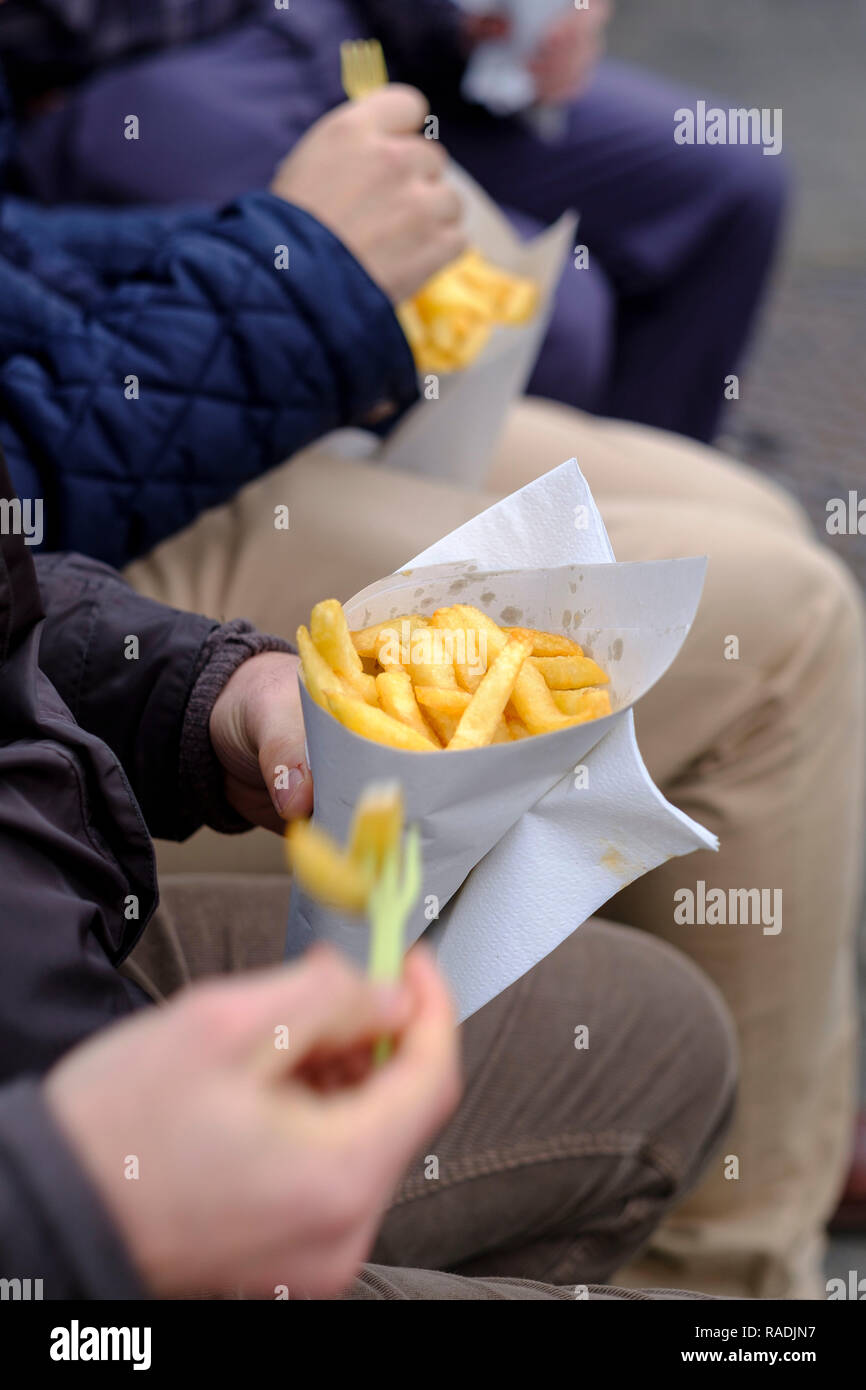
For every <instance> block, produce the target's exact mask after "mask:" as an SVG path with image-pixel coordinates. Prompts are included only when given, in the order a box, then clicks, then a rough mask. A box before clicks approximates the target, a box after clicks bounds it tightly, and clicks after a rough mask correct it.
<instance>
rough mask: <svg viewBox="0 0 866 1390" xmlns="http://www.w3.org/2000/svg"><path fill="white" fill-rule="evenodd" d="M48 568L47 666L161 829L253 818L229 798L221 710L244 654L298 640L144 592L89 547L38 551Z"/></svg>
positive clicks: (44, 588) (177, 831)
mask: <svg viewBox="0 0 866 1390" xmlns="http://www.w3.org/2000/svg"><path fill="white" fill-rule="evenodd" d="M36 572H37V575H38V577H39V586H40V590H41V593H42V602H43V605H44V608H45V615H46V616H45V623H44V625H43V630H42V641H41V646H40V656H39V661H40V666H41V667H42V670H43V671H44V672H45V674H46V675H47V676H48V678H49V680H50V681H51V683H52V685H53V686H54V687H55V689H56V690H57V692H58V694H59V695H60V697H61V699H63V700H64V702H65V703H66V704H67V705H68V707H69V709H70V710H71V712H72V714H73V716H74V717H75V720H76V721H77V723H78V724H80V725H81V727H82V728H83V729H86V730H87V731H88V732H89V733H91V734H95V735H96V736H97V737H98V738H100V739H102V740H103V741H104V742H105V743H107V744H108V746H109V747H110V748H111V749H112V751H113V752H114V753H115V754H116V756H117V758H118V759H119V761H120V763H121V765H122V767H123V769H124V771H125V773H126V775H127V777H128V778H129V781H130V784H131V786H132V790H133V792H134V793H135V796H136V799H137V801H138V804H139V806H140V807H141V811H142V814H143V816H144V819H145V822H146V824H147V827H148V829H149V831H150V833H151V834H152V835H154V836H157V837H159V838H160V839H168V840H179V839H184V838H185V837H186V836H187V835H189V834H191V833H192V832H193V831H194V830H197V829H198V828H199V827H200V826H201V825H203V824H207V825H211V826H213V827H214V828H216V829H219V830H223V831H228V832H230V831H235V830H246V829H248V828H249V826H248V825H247V823H246V822H245V821H243V820H242V819H241V818H240V817H239V816H237V815H236V814H235V813H234V812H233V811H232V810H231V808H230V807H229V806H228V804H227V803H226V802H225V799H224V797H223V792H222V781H223V778H222V771H221V768H220V766H219V763H218V762H217V759H216V757H215V756H214V753H213V750H212V748H211V743H210V737H209V733H208V721H209V717H210V710H211V709H212V707H213V704H214V702H215V700H216V697H217V695H218V694H219V692H220V690H221V689H222V687H223V686H224V685H225V683H226V681H227V680H228V678H229V676H230V675H231V674H232V672H233V671H234V670H235V669H236V668H237V667H238V666H239V665H240V664H241V663H242V662H243V661H245V660H247V658H248V657H250V656H253V655H255V654H256V653H258V652H262V651H274V650H277V651H291V650H292V648H291V646H290V645H289V643H287V642H284V641H283V640H282V639H280V638H278V637H270V636H267V635H265V634H262V633H258V632H256V631H255V629H254V628H253V627H252V625H251V624H250V623H247V622H245V621H244V620H243V619H238V620H235V621H234V622H231V623H216V622H214V621H212V620H211V619H210V618H204V617H200V616H199V615H197V614H193V613H183V612H180V611H179V610H177V609H175V608H169V607H167V606H166V605H165V604H161V603H155V602H154V601H153V600H152V599H147V598H142V597H141V596H140V595H139V594H137V593H135V591H134V590H133V589H131V588H130V587H129V585H128V584H127V583H126V581H125V580H123V579H122V578H121V577H120V575H118V574H116V573H115V572H114V570H111V569H109V568H108V566H107V565H103V564H100V563H99V562H98V561H94V560H90V559H87V558H85V557H84V556H81V555H41V556H38V557H37V560H36Z"/></svg>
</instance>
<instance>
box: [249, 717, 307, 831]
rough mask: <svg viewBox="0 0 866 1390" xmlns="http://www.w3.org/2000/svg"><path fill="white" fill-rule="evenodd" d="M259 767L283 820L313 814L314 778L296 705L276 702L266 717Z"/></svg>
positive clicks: (276, 809)
mask: <svg viewBox="0 0 866 1390" xmlns="http://www.w3.org/2000/svg"><path fill="white" fill-rule="evenodd" d="M259 767H260V769H261V773H262V777H263V779H264V783H265V786H266V787H267V788H268V791H269V792H270V797H271V801H272V802H273V805H274V809H275V811H276V813H277V815H278V816H279V817H280V819H281V820H296V819H297V818H298V817H299V816H309V815H310V814H311V812H312V809H313V778H312V774H311V772H310V769H309V765H308V763H307V753H306V746H305V742H304V725H303V721H302V717H301V711H300V708H299V707H297V705H296V702H295V701H292V700H290V699H286V700H285V702H283V701H282V700H281V701H279V702H277V701H274V702H273V703H272V704H271V706H270V707H269V709H268V711H267V713H266V715H265V716H264V720H263V728H262V737H261V741H260V743H259Z"/></svg>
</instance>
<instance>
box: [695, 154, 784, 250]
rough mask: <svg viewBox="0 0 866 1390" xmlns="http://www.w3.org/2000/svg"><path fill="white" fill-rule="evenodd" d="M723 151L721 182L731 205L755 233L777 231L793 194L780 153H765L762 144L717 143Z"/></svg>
mask: <svg viewBox="0 0 866 1390" xmlns="http://www.w3.org/2000/svg"><path fill="white" fill-rule="evenodd" d="M720 151H724V153H723V154H722V159H723V160H724V165H725V168H724V174H723V175H722V178H721V179H720V183H721V184H722V185H723V186H725V187H726V188H727V190H728V200H729V204H730V206H731V207H732V208H733V209H735V210H737V211H739V212H740V213H741V215H742V216H743V223H744V225H747V226H748V227H749V228H750V230H751V232H752V234H753V235H757V234H759V233H760V232H761V231H763V233H764V234H765V235H767V236H770V237H775V235H776V234H777V232H778V230H779V228H780V226H781V222H782V219H783V217H784V214H785V210H786V208H787V205H788V201H789V198H790V195H791V182H792V173H791V168H790V165H789V164H788V161H787V160H786V158H785V156H784V154H782V153H781V152H780V153H779V154H775V155H768V154H765V153H764V147H763V146H759V145H728V146H726V147H724V146H716V147H714V149H713V153H714V154H718V153H719V152H720Z"/></svg>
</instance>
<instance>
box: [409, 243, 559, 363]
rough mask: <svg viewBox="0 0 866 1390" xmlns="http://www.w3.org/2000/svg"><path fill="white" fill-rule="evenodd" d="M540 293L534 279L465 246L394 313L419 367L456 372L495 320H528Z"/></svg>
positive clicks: (479, 345)
mask: <svg viewBox="0 0 866 1390" xmlns="http://www.w3.org/2000/svg"><path fill="white" fill-rule="evenodd" d="M538 297H539V291H538V286H537V285H536V284H535V282H534V281H533V280H530V279H528V278H527V277H526V276H524V275H513V274H511V273H510V272H509V271H506V270H500V269H497V267H495V266H492V265H491V264H490V263H489V262H488V261H486V260H485V259H484V257H483V256H482V255H481V253H480V252H479V251H476V250H469V251H464V253H463V255H462V256H459V257H458V258H457V260H456V261H452V262H451V264H450V265H447V266H446V267H445V269H444V270H440V271H439V273H438V274H437V275H434V276H433V278H432V280H428V281H427V283H426V285H424V286H423V287H422V288H421V289H420V290H419V291H418V293H417V294H416V295H414V296H413V298H412V299H409V300H407V301H406V302H405V303H403V304H401V305H400V307H399V309H398V310H397V317H398V318H399V320H400V324H401V326H402V328H403V332H404V333H405V335H406V338H407V340H408V343H409V346H410V347H411V349H412V355H413V356H414V358H415V362H416V365H417V366H418V369H419V370H420V371H422V372H428V371H429V372H440V371H441V372H454V371H460V370H462V369H463V368H464V367H468V366H469V365H470V364H471V363H472V362H474V361H475V359H476V357H477V356H478V354H479V353H480V352H481V350H482V349H483V347H484V345H485V343H486V342H487V339H488V338H489V337H490V333H491V330H492V328H493V326H494V324H497V323H501V324H520V323H526V322H527V320H528V319H530V318H532V315H533V314H534V313H535V311H536V309H537V307H538Z"/></svg>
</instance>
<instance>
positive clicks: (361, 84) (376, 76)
mask: <svg viewBox="0 0 866 1390" xmlns="http://www.w3.org/2000/svg"><path fill="white" fill-rule="evenodd" d="M340 78H341V81H342V83H343V91H344V92H345V93H346V96H347V97H348V98H349V100H350V101H358V100H359V98H361V97H366V96H369V95H370V93H371V92H375V91H376V89H377V88H378V87H385V86H387V83H388V69H387V68H386V67H385V55H384V53H383V52H382V45H381V44H380V42H379V40H378V39H347V40H346V41H345V43H341V44H340Z"/></svg>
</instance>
